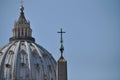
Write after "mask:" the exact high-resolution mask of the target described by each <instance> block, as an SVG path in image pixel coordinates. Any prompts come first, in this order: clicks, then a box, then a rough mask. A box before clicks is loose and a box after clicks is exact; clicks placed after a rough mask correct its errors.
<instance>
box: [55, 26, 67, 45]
mask: <svg viewBox="0 0 120 80" xmlns="http://www.w3.org/2000/svg"><path fill="white" fill-rule="evenodd" d="M57 33H60V35H61V40H60V42H61V43H63V38H62V34H63V33H66V32H64V31H62V28H61V30H60V31H59V32H57Z"/></svg>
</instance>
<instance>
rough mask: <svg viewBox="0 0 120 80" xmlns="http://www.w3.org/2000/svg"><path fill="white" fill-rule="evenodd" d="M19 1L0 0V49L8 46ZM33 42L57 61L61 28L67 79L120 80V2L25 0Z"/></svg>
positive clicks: (100, 0) (99, 0) (16, 17)
mask: <svg viewBox="0 0 120 80" xmlns="http://www.w3.org/2000/svg"><path fill="white" fill-rule="evenodd" d="M19 7H20V0H0V47H2V46H4V45H5V44H7V43H9V41H8V40H9V38H10V37H11V36H12V28H13V25H14V21H15V20H17V19H18V17H19V14H20V10H19ZM24 7H25V11H24V13H25V16H26V19H28V20H29V21H30V23H31V28H32V30H33V37H34V38H35V39H36V43H38V44H40V45H42V46H43V47H44V48H46V49H47V50H48V51H49V52H50V53H52V55H53V56H54V57H55V59H56V60H58V58H59V56H60V52H59V47H60V43H59V39H60V36H59V34H57V31H59V30H60V28H61V27H62V28H63V30H64V31H66V33H65V34H64V35H63V37H64V47H65V51H64V56H65V58H66V60H67V61H68V80H120V0H25V1H24Z"/></svg>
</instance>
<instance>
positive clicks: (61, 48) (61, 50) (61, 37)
mask: <svg viewBox="0 0 120 80" xmlns="http://www.w3.org/2000/svg"><path fill="white" fill-rule="evenodd" d="M57 33H60V43H61V47H60V52H61V57H63V51H64V46H63V36H62V34H63V33H66V32H64V31H62V28H61V29H60V31H59V32H57Z"/></svg>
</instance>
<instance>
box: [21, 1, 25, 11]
mask: <svg viewBox="0 0 120 80" xmlns="http://www.w3.org/2000/svg"><path fill="white" fill-rule="evenodd" d="M23 2H24V1H23V0H21V1H20V3H21V6H20V10H21V12H23V10H24V6H23Z"/></svg>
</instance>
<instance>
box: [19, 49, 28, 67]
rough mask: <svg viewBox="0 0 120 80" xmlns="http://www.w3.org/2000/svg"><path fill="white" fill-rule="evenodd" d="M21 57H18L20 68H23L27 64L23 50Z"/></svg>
mask: <svg viewBox="0 0 120 80" xmlns="http://www.w3.org/2000/svg"><path fill="white" fill-rule="evenodd" d="M20 53H21V56H20V59H21V65H22V66H25V65H26V63H27V53H26V52H25V51H24V50H21V52H20Z"/></svg>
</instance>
